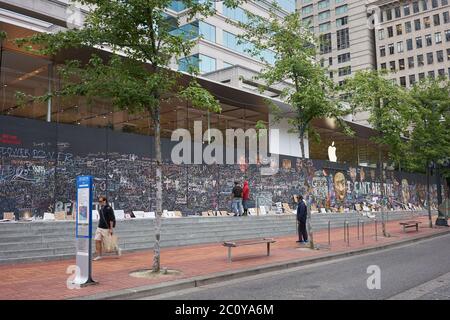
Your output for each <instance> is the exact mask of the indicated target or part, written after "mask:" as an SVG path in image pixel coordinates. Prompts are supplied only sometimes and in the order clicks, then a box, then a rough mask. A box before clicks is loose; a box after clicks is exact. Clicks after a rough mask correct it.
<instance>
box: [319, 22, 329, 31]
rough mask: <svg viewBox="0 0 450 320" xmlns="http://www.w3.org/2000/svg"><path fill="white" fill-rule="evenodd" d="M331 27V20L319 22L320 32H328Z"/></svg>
mask: <svg viewBox="0 0 450 320" xmlns="http://www.w3.org/2000/svg"><path fill="white" fill-rule="evenodd" d="M330 29H331V23H330V22H327V23H322V24H319V32H326V31H328V30H330Z"/></svg>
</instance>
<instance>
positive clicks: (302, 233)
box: [298, 221, 308, 241]
mask: <svg viewBox="0 0 450 320" xmlns="http://www.w3.org/2000/svg"><path fill="white" fill-rule="evenodd" d="M298 240H299V241H308V232H306V222H300V221H299V222H298Z"/></svg>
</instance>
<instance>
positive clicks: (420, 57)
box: [417, 54, 424, 67]
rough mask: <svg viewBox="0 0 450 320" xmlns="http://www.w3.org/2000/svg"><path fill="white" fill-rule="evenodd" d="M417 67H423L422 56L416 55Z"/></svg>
mask: <svg viewBox="0 0 450 320" xmlns="http://www.w3.org/2000/svg"><path fill="white" fill-rule="evenodd" d="M417 66H418V67H423V66H424V62H423V54H419V55H417Z"/></svg>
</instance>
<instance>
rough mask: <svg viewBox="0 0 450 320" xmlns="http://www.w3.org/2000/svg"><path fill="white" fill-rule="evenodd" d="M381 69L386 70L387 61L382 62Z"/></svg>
mask: <svg viewBox="0 0 450 320" xmlns="http://www.w3.org/2000/svg"><path fill="white" fill-rule="evenodd" d="M381 69H383V70H386V62H384V63H382V64H381Z"/></svg>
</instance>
